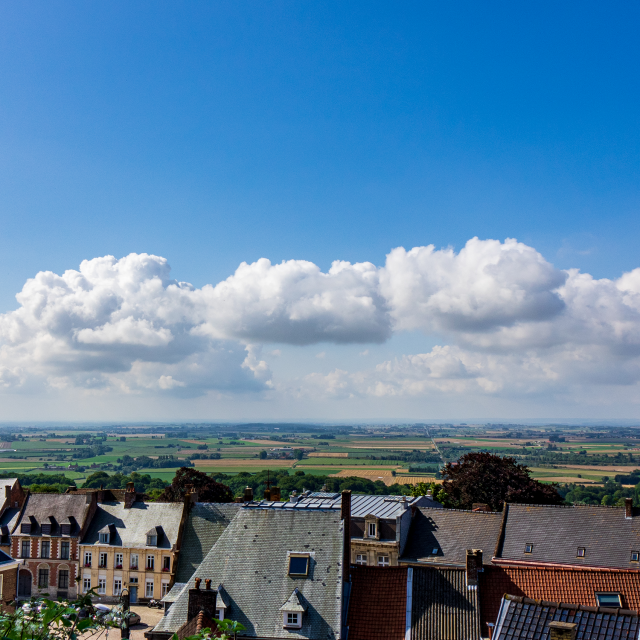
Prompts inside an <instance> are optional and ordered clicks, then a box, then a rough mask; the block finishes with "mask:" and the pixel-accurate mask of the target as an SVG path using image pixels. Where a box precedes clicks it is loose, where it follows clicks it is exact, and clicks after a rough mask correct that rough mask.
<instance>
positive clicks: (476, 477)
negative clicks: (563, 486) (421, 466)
mask: <svg viewBox="0 0 640 640" xmlns="http://www.w3.org/2000/svg"><path fill="white" fill-rule="evenodd" d="M442 473H443V476H444V483H443V489H444V491H445V493H446V495H447V499H448V502H449V505H450V506H453V507H458V508H462V509H470V508H471V507H472V506H473V504H474V503H484V504H487V505H489V507H490V508H491V509H492V510H493V511H501V510H502V506H503V503H504V502H520V503H527V504H562V503H563V502H564V500H563V499H562V496H561V495H560V494H559V493H558V491H557V488H556V485H555V484H542V483H541V482H538V481H537V480H534V479H533V478H531V477H530V475H529V474H530V471H529V469H528V468H527V467H525V466H524V465H521V464H518V463H517V462H516V460H515V458H509V457H504V458H503V457H501V456H497V455H494V454H492V453H483V452H480V453H467V454H465V455H464V456H462V457H461V458H460V459H459V460H458V462H454V463H448V464H447V465H445V468H444V470H443V472H442Z"/></svg>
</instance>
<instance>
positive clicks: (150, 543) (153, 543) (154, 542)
mask: <svg viewBox="0 0 640 640" xmlns="http://www.w3.org/2000/svg"><path fill="white" fill-rule="evenodd" d="M157 546H158V536H157V535H152V536H147V547H157Z"/></svg>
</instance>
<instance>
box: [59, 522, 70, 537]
mask: <svg viewBox="0 0 640 640" xmlns="http://www.w3.org/2000/svg"><path fill="white" fill-rule="evenodd" d="M60 533H61V534H62V535H63V536H70V535H71V524H70V523H69V522H67V523H65V524H61V525H60Z"/></svg>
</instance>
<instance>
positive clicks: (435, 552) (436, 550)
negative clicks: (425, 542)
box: [431, 547, 438, 556]
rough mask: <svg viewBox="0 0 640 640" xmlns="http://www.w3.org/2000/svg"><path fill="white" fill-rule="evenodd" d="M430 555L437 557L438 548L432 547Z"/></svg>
mask: <svg viewBox="0 0 640 640" xmlns="http://www.w3.org/2000/svg"><path fill="white" fill-rule="evenodd" d="M431 554H432V555H434V556H437V555H438V547H434V549H433V551H432V552H431Z"/></svg>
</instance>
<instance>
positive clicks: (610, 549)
mask: <svg viewBox="0 0 640 640" xmlns="http://www.w3.org/2000/svg"><path fill="white" fill-rule="evenodd" d="M634 514H637V510H635V511H634ZM529 544H530V545H533V548H532V551H531V553H525V545H529ZM578 548H583V549H584V550H585V551H584V557H578ZM632 551H640V515H634V517H633V518H630V519H627V518H625V509H624V507H622V508H620V507H599V506H568V507H564V506H559V507H557V506H541V505H522V504H510V505H508V513H507V519H506V526H505V532H504V542H503V544H502V550H501V553H499V556H500V557H501V558H502V559H507V560H517V561H526V562H551V563H558V564H571V565H577V566H592V567H611V568H620V569H638V568H640V567H639V563H638V562H637V561H636V562H633V561H632V560H631V552H632Z"/></svg>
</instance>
